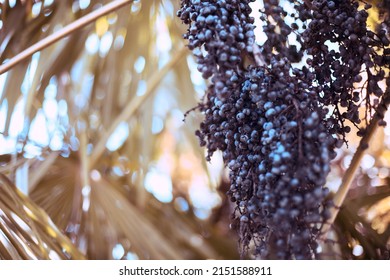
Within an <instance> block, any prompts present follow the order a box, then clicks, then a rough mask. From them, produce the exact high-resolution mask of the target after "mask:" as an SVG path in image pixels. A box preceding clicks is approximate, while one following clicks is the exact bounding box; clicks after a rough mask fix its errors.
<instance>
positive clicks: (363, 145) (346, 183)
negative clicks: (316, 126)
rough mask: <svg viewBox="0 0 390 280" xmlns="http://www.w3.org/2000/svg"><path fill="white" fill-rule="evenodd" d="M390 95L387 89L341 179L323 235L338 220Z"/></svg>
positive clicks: (389, 101)
mask: <svg viewBox="0 0 390 280" xmlns="http://www.w3.org/2000/svg"><path fill="white" fill-rule="evenodd" d="M389 95H390V94H389V92H387V91H386V93H385V96H384V97H383V99H382V102H381V104H380V105H379V106H378V109H377V112H376V113H375V115H374V117H373V118H372V120H371V122H370V124H369V126H368V127H367V130H366V132H365V134H364V136H363V138H362V139H361V140H360V143H359V146H358V148H357V150H356V152H355V154H354V155H353V158H352V161H351V164H350V166H349V167H348V169H347V171H346V172H345V175H344V177H343V179H342V181H341V185H340V187H339V189H338V190H337V192H336V194H335V196H334V198H333V203H334V208H332V212H331V217H330V219H329V220H328V221H327V223H326V224H325V225H324V227H323V229H322V235H323V236H325V235H326V234H327V233H328V231H329V229H330V228H331V226H332V225H333V223H334V221H335V220H336V217H337V215H338V213H339V211H340V208H341V206H342V205H343V203H344V200H345V198H346V196H347V193H348V191H349V189H350V187H351V184H352V181H353V179H354V177H355V174H356V172H357V170H358V169H359V167H360V161H361V159H362V158H363V156H364V152H365V151H366V150H367V148H368V146H369V143H370V141H371V139H372V137H373V136H374V134H375V132H376V130H377V128H378V123H379V121H380V120H382V119H383V116H384V114H385V113H386V111H387V106H388V104H389V103H390V96H389Z"/></svg>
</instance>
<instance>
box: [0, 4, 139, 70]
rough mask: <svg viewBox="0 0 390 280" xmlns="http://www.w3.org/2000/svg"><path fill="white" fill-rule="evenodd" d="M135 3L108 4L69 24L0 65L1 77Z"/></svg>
mask: <svg viewBox="0 0 390 280" xmlns="http://www.w3.org/2000/svg"><path fill="white" fill-rule="evenodd" d="M131 2H133V1H132V0H115V1H112V2H111V3H108V4H107V5H105V6H103V7H102V8H100V9H97V10H95V11H93V12H91V13H89V14H87V15H85V16H83V17H81V18H79V19H78V20H76V21H74V22H72V23H70V24H68V25H67V26H65V27H64V28H62V29H61V30H59V31H57V32H55V33H53V34H51V35H49V36H47V37H46V38H44V39H42V40H40V41H39V42H37V43H35V44H34V45H32V46H31V47H29V48H27V49H25V50H24V51H22V52H21V53H19V54H17V55H16V56H14V57H13V58H11V59H9V60H8V61H7V62H5V63H4V64H2V65H0V75H1V74H3V73H5V72H7V71H8V70H10V69H11V68H12V67H14V66H15V65H17V64H18V63H20V62H22V61H24V60H25V59H27V58H29V57H30V56H32V55H33V54H34V53H36V52H38V51H40V50H42V49H44V48H46V47H48V46H50V45H52V44H54V43H55V42H57V41H59V40H60V39H62V38H64V37H66V36H68V35H70V34H71V33H72V32H74V31H76V30H78V29H81V28H83V27H84V26H86V25H88V24H90V23H91V22H94V21H95V20H96V19H98V18H100V17H102V16H104V15H107V14H109V13H111V12H113V11H115V10H117V9H119V8H121V7H123V6H125V5H128V4H130V3H131Z"/></svg>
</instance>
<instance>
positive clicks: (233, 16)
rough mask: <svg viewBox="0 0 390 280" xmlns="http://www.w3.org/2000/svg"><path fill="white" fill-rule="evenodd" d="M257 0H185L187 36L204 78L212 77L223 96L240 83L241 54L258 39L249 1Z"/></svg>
mask: <svg viewBox="0 0 390 280" xmlns="http://www.w3.org/2000/svg"><path fill="white" fill-rule="evenodd" d="M253 1H254V0H245V1H239V0H223V1H220V0H218V1H217V0H210V1H200V0H184V1H182V8H181V9H180V10H179V11H178V16H179V17H180V18H181V20H182V21H183V22H184V23H185V24H187V25H188V26H189V29H188V32H187V34H185V36H184V38H185V39H188V48H189V49H191V50H194V55H195V56H196V58H197V63H198V70H199V71H200V72H201V73H202V76H203V78H205V79H207V78H210V77H211V76H212V82H213V83H214V84H215V87H214V90H215V91H216V92H217V94H218V95H219V96H220V98H221V99H223V98H224V97H226V96H227V95H228V94H229V87H231V86H234V85H236V84H237V82H238V76H239V75H240V70H241V67H240V65H241V64H242V53H243V52H244V51H247V52H252V45H253V44H254V42H255V38H254V33H253V29H254V26H253V22H254V20H253V18H252V17H250V16H249V14H250V13H251V11H252V10H251V8H250V7H249V3H250V2H253Z"/></svg>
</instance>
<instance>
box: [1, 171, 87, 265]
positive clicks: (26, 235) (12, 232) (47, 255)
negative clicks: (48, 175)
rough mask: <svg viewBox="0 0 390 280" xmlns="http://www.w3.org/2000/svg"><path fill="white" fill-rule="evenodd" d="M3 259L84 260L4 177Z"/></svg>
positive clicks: (40, 210) (2, 211)
mask: <svg viewBox="0 0 390 280" xmlns="http://www.w3.org/2000/svg"><path fill="white" fill-rule="evenodd" d="M0 259H84V256H83V255H82V254H81V253H80V252H79V251H78V250H77V248H76V247H75V246H74V245H73V244H72V243H71V242H70V240H69V239H68V238H67V237H66V236H64V235H63V234H62V233H61V232H60V231H59V230H58V229H57V227H56V226H55V225H54V224H53V222H52V221H51V220H50V218H49V217H48V216H47V215H46V213H45V212H44V211H43V210H42V209H41V208H39V207H38V206H36V204H35V203H34V202H32V201H31V200H30V199H29V198H28V197H26V196H24V195H23V194H22V193H21V192H20V191H18V189H17V188H16V186H15V185H14V184H13V183H12V182H11V181H10V180H9V179H8V178H7V177H5V176H4V175H2V174H0Z"/></svg>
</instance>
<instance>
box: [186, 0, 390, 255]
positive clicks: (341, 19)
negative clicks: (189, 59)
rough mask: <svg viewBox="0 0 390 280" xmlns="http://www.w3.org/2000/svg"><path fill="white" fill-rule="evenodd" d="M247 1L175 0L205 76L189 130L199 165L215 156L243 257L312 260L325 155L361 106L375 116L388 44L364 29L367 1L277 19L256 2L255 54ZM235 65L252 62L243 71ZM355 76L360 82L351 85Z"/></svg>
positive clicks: (315, 6) (320, 2) (320, 3)
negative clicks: (259, 39)
mask: <svg viewBox="0 0 390 280" xmlns="http://www.w3.org/2000/svg"><path fill="white" fill-rule="evenodd" d="M250 2H253V1H249V0H247V1H237V0H223V1H222V0H221V1H217V0H204V1H200V0H192V1H191V0H182V6H181V9H180V10H179V12H178V15H179V16H180V18H181V19H182V20H183V22H184V23H186V24H188V25H189V29H188V32H187V34H186V35H185V38H187V39H188V41H189V45H188V46H189V48H190V49H191V50H194V54H195V56H196V57H197V59H198V60H197V61H198V64H199V67H198V69H199V71H200V72H201V73H202V74H203V77H204V78H210V77H211V79H210V85H209V87H208V89H207V92H206V96H205V97H206V98H205V100H204V102H203V103H201V104H200V105H199V106H198V108H199V109H200V111H201V112H203V114H204V115H205V118H204V120H203V122H202V123H201V125H200V129H199V130H198V131H197V132H196V134H197V135H198V137H199V139H200V144H201V145H202V146H206V147H207V150H208V155H207V159H208V160H209V159H210V157H211V155H212V154H213V153H214V152H215V151H216V150H220V151H222V152H223V159H224V162H225V164H226V166H227V167H228V168H229V170H230V173H229V175H230V181H231V187H230V190H229V191H228V195H229V196H230V198H231V200H232V201H233V202H235V203H236V208H235V209H236V210H235V213H234V214H233V223H232V225H233V226H234V227H235V228H236V229H237V230H238V232H239V235H240V244H241V248H242V249H243V252H247V251H248V250H249V249H252V248H253V251H252V252H253V254H254V255H255V257H260V258H279V259H312V258H316V257H317V246H318V244H317V237H318V234H319V231H320V229H321V226H322V225H323V224H324V223H325V222H326V220H327V218H328V216H329V208H330V207H331V204H330V202H329V201H328V200H327V192H328V190H327V189H326V188H325V187H324V184H325V181H326V176H327V174H328V173H329V171H330V161H331V160H332V159H333V158H334V157H335V152H334V149H335V148H336V147H340V146H341V144H342V143H343V139H345V138H344V137H345V134H346V133H348V132H349V131H350V128H349V127H348V126H347V125H345V122H346V121H347V120H348V121H351V122H352V123H353V124H355V125H358V124H359V123H360V118H359V114H358V107H359V105H360V104H361V102H363V101H364V102H366V104H368V105H367V108H368V109H371V108H372V109H374V110H377V109H378V110H379V109H380V108H379V107H378V105H377V104H381V102H380V100H381V99H383V100H385V98H383V96H384V95H386V94H384V93H383V91H382V89H381V87H380V82H381V81H384V80H386V81H389V79H388V77H387V76H388V74H386V72H385V71H384V70H383V69H382V68H383V67H385V66H386V67H388V66H389V63H388V62H387V61H388V59H387V56H388V55H389V54H390V52H389V51H388V50H387V49H386V47H387V46H388V45H389V41H388V39H387V36H386V32H384V31H379V32H377V33H374V32H373V31H370V30H368V27H367V23H366V21H367V16H368V13H367V11H366V10H367V9H369V8H370V7H369V5H366V6H365V7H364V8H363V9H360V10H359V5H358V4H357V2H356V1H353V0H346V1H336V0H335V1H325V0H312V1H309V0H307V1H302V2H299V1H295V0H288V3H290V4H291V7H293V8H294V10H295V11H294V12H291V11H290V13H287V12H286V11H285V10H284V9H283V8H282V7H281V5H280V4H279V1H277V0H264V1H263V3H264V9H262V10H261V12H262V16H261V19H262V21H263V22H264V26H263V31H264V33H265V35H266V37H267V40H266V41H265V43H264V44H262V45H260V46H258V45H257V44H255V43H254V33H253V30H254V27H253V19H252V18H251V17H250V12H251V9H250V7H249V3H250ZM291 19H293V22H291ZM288 22H289V23H288ZM298 23H299V25H298ZM303 30H305V31H303ZM291 36H295V43H292V42H291V40H290V37H291ZM308 56H309V58H308ZM244 57H247V58H248V59H249V60H250V61H254V62H256V63H254V65H248V66H246V65H244V64H243V63H242V60H243V58H244ZM304 57H305V58H304ZM259 61H261V62H265V63H267V65H263V63H259ZM295 62H301V65H302V64H304V63H305V62H306V64H305V65H303V66H300V68H296V67H293V66H292V63H295ZM362 72H364V73H365V75H366V77H365V79H366V83H365V85H364V86H361V87H360V88H358V89H356V88H355V84H356V83H359V82H361V81H362V79H363V75H362ZM372 96H375V98H376V99H377V100H376V101H372ZM362 97H364V98H363V99H362ZM386 100H387V99H386ZM382 103H383V102H382ZM386 104H387V103H386ZM386 106H387V105H386ZM330 110H332V111H330ZM338 137H340V139H338Z"/></svg>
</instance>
